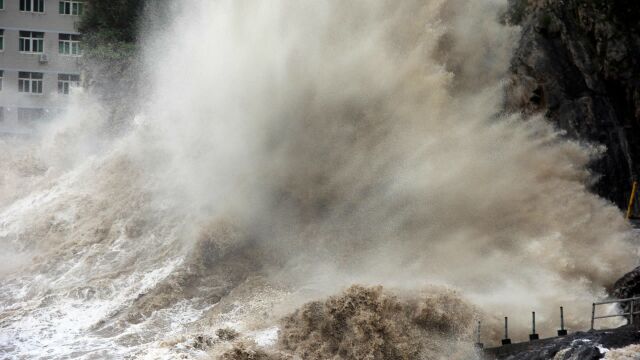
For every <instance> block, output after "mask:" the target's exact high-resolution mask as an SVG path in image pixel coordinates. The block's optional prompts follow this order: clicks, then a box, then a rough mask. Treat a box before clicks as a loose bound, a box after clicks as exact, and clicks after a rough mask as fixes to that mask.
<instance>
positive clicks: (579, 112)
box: [506, 0, 640, 208]
mask: <svg viewBox="0 0 640 360" xmlns="http://www.w3.org/2000/svg"><path fill="white" fill-rule="evenodd" d="M509 2H510V4H509V5H510V9H509V12H508V14H507V16H506V21H508V22H510V23H512V24H517V25H520V26H521V27H522V38H521V40H520V43H519V47H518V49H517V51H516V53H515V56H514V58H513V62H512V68H511V70H512V71H511V72H512V85H511V86H512V88H511V89H510V90H511V91H509V92H508V96H507V97H508V99H507V107H508V108H509V109H511V110H515V111H523V112H524V113H526V114H533V113H540V112H543V113H544V114H545V115H546V116H547V117H548V119H549V120H550V121H552V122H553V123H554V124H556V125H557V126H558V127H559V128H560V129H563V130H564V131H566V134H567V136H569V137H571V138H574V139H580V140H584V141H587V142H590V143H592V144H598V145H604V146H605V147H606V150H605V151H604V154H603V156H602V157H601V158H600V159H599V160H597V161H595V162H594V163H593V165H592V170H593V172H594V173H595V174H597V175H598V177H599V178H598V181H597V182H595V183H594V184H593V191H594V192H596V193H598V194H599V195H601V196H602V197H604V198H606V199H609V200H611V201H612V202H614V203H615V204H617V205H618V206H619V207H621V208H624V207H626V204H627V201H628V196H629V192H630V189H631V183H632V181H633V179H635V178H637V175H638V173H639V171H640V168H639V166H638V164H640V66H639V62H640V23H639V22H638V19H640V2H638V1H637V0H544V1H542V0H509Z"/></svg>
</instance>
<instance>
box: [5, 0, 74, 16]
mask: <svg viewBox="0 0 640 360" xmlns="http://www.w3.org/2000/svg"><path fill="white" fill-rule="evenodd" d="M0 1H1V0H0ZM59 4H60V8H59V12H60V14H61V15H82V13H83V11H84V1H83V0H66V1H60V3H59Z"/></svg>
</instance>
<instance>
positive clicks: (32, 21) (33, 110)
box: [0, 0, 84, 132]
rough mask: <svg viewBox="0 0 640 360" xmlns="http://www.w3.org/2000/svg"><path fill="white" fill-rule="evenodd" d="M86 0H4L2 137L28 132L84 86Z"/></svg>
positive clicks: (0, 13) (0, 3)
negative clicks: (80, 30)
mask: <svg viewBox="0 0 640 360" xmlns="http://www.w3.org/2000/svg"><path fill="white" fill-rule="evenodd" d="M83 11H84V2H83V0H0V132H14V131H15V132H28V131H30V129H32V128H33V127H34V126H36V125H37V123H38V122H40V121H44V119H46V118H47V117H50V116H52V115H53V114H55V113H56V112H57V111H59V110H60V109H63V108H64V107H65V106H66V104H67V103H68V94H69V92H70V89H71V88H72V87H73V86H77V85H79V83H80V66H79V65H80V57H81V56H82V51H81V42H80V34H79V33H78V31H77V27H78V22H79V21H80V16H81V15H82V12H83Z"/></svg>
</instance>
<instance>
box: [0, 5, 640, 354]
mask: <svg viewBox="0 0 640 360" xmlns="http://www.w3.org/2000/svg"><path fill="white" fill-rule="evenodd" d="M505 3H506V1H501V0H491V1H472V0H454V1H444V0H420V1H418V0H407V1H402V2H400V3H398V2H396V1H390V0H381V1H376V2H370V1H361V0H355V1H349V2H344V1H337V0H325V1H313V2H311V1H308V2H300V1H293V0H276V1H261V2H255V1H254V2H250V1H242V0H241V1H231V0H219V1H208V0H193V1H190V2H189V5H188V6H184V4H182V2H180V4H169V5H167V6H169V7H170V10H169V11H168V13H171V14H174V16H173V18H172V19H170V21H169V22H168V23H165V21H166V19H154V18H153V17H152V16H151V15H150V18H149V20H148V23H149V24H151V25H150V29H156V28H163V31H151V30H150V31H148V32H146V33H145V34H144V36H143V38H144V41H143V45H144V47H143V53H142V58H143V59H144V60H143V62H144V64H145V68H146V69H147V70H148V72H147V73H145V75H144V76H142V77H141V78H142V80H141V81H142V82H143V84H144V87H145V88H146V89H148V90H149V91H148V92H147V94H146V96H143V97H142V98H141V99H139V104H138V109H139V112H138V113H137V114H131V117H132V118H134V117H135V121H132V122H131V124H130V127H129V129H128V130H127V131H126V132H125V133H124V134H123V135H122V136H118V137H117V138H109V137H106V136H104V135H103V131H104V128H105V126H106V125H105V124H107V123H108V121H107V120H106V118H107V116H106V115H105V114H106V113H108V112H107V111H106V110H105V109H104V106H102V105H100V104H98V102H96V101H95V100H92V99H91V94H83V93H78V94H75V95H74V97H75V103H74V105H73V106H72V107H70V109H68V110H67V112H66V113H65V114H63V115H61V118H60V119H57V120H56V121H55V122H54V123H53V124H51V125H50V126H49V127H47V129H43V130H42V132H41V136H40V137H39V138H38V139H37V140H36V141H33V143H29V144H21V145H16V144H13V143H12V142H11V141H3V142H2V143H0V146H2V148H3V150H4V149H6V150H7V151H0V154H1V155H0V156H1V157H2V158H3V159H2V160H6V161H2V162H0V164H1V165H0V166H1V170H2V176H3V177H2V178H1V179H0V201H2V202H1V203H0V206H1V207H0V244H1V245H2V247H3V249H6V250H5V252H4V254H6V255H4V254H3V255H2V256H1V257H0V259H1V260H4V259H5V258H6V259H12V261H10V262H9V261H3V262H2V263H3V265H2V267H0V276H1V278H0V284H1V286H2V288H3V292H2V293H1V294H0V354H6V355H7V356H12V357H23V358H37V357H39V356H45V355H46V356H49V357H62V356H70V357H78V358H92V357H96V356H112V357H123V356H126V355H134V356H140V357H141V358H143V357H144V356H150V358H159V357H162V356H167V357H171V356H173V355H175V352H182V353H183V354H187V355H188V354H192V355H193V353H197V352H198V351H201V350H202V347H203V346H204V345H199V347H200V349H195V348H189V346H187V345H186V344H188V343H189V341H188V340H187V339H188V338H189V334H196V333H208V334H210V335H212V334H214V331H215V329H216V328H219V327H223V326H230V327H232V328H235V329H236V330H237V331H240V332H241V333H243V334H249V335H247V337H249V338H253V339H254V340H255V341H257V342H260V340H259V339H261V338H264V337H265V336H266V337H269V336H270V335H268V334H270V333H269V331H270V330H269V329H271V328H272V326H281V336H282V335H283V334H288V335H291V336H294V335H295V336H302V335H300V334H294V335H292V334H293V332H292V330H290V329H289V330H285V327H286V323H287V321H290V322H293V323H296V321H297V320H296V316H301V315H300V312H303V313H304V312H305V311H307V310H308V309H309V307H310V306H311V307H313V306H314V305H313V304H314V303H311V305H309V304H307V305H304V306H303V307H302V308H301V310H299V311H298V312H297V313H294V314H293V315H290V316H289V317H286V318H285V319H288V320H283V321H284V322H278V321H277V318H278V317H281V316H284V315H286V314H290V313H291V312H292V311H293V310H294V309H295V308H296V307H297V306H301V305H302V304H304V303H306V302H308V301H311V300H316V299H318V298H325V297H327V296H329V295H332V294H334V293H336V292H339V291H341V290H343V289H345V288H347V287H349V286H350V285H351V284H354V283H359V284H365V285H379V284H380V285H384V286H385V288H387V289H394V291H397V292H398V293H400V294H415V293H416V292H420V290H421V289H430V290H429V291H431V294H432V295H431V296H436V297H437V296H446V294H449V291H451V290H442V287H446V288H449V289H455V290H457V291H458V292H459V293H460V294H461V296H463V297H464V299H465V301H468V302H470V303H473V304H474V305H475V306H477V309H478V310H479V312H481V314H476V315H474V316H481V317H483V319H484V321H485V324H486V325H485V328H486V329H487V332H488V333H487V334H486V336H487V338H488V339H494V340H495V339H498V338H499V337H500V334H499V331H500V328H499V326H498V325H497V324H498V319H500V318H502V317H503V316H505V315H509V316H510V317H511V318H512V319H513V320H512V321H513V323H515V324H520V326H519V327H517V326H516V327H515V328H514V332H513V337H524V336H525V334H526V332H527V331H526V330H527V326H528V316H529V314H530V311H531V310H532V309H534V310H536V311H537V313H538V314H539V324H538V328H539V329H540V332H542V333H544V332H551V331H555V328H556V326H557V324H556V323H555V320H554V316H555V313H556V309H557V308H558V307H559V306H560V305H564V306H565V308H566V309H571V314H570V315H569V316H567V322H568V324H567V325H568V326H569V328H570V329H578V328H585V326H586V321H585V320H587V319H588V314H589V305H590V303H591V302H592V301H593V299H596V298H600V297H603V296H605V295H606V294H605V288H606V287H607V286H609V285H610V284H612V283H613V281H615V279H617V278H618V277H619V276H620V275H622V274H623V273H624V272H626V271H628V270H630V269H631V268H633V266H634V265H635V262H636V251H635V245H634V243H633V241H634V240H633V238H632V237H631V235H630V232H629V229H628V226H627V225H626V223H625V221H624V219H623V218H622V216H621V214H620V212H619V211H618V210H617V209H616V208H614V207H613V206H611V205H610V204H608V203H607V202H606V201H604V200H602V199H600V198H598V197H596V196H594V195H592V194H590V193H589V192H588V190H587V186H588V185H589V183H590V182H591V181H592V176H591V174H589V172H588V171H587V170H586V165H587V164H588V162H589V161H590V160H591V159H593V158H594V157H595V156H598V154H599V152H600V149H598V148H596V147H591V146H588V145H585V144H580V143H577V142H572V141H567V140H564V139H562V138H561V135H560V134H559V133H558V132H557V131H555V130H554V129H553V128H552V127H551V126H549V125H548V124H547V123H546V122H545V121H544V119H542V118H531V119H527V120H523V119H521V118H519V116H517V115H504V114H502V113H501V108H502V97H503V95H502V94H503V89H504V75H505V72H506V71H507V69H508V64H509V59H510V54H511V51H512V46H513V45H514V44H515V42H516V39H517V36H518V29H516V28H511V27H508V26H505V25H501V24H500V23H499V21H498V15H499V13H500V12H501V11H502V10H503V9H504V6H505ZM179 5H181V6H179ZM159 22H162V23H161V26H160V25H157V24H159ZM17 184H23V185H21V186H20V187H19V186H18V185H17ZM17 189H20V190H17ZM433 286H438V288H434V287H433ZM361 289H372V288H361ZM350 291H353V290H350ZM363 291H365V290H363ZM368 291H374V290H368ZM376 291H378V290H376ZM379 291H381V290H379ZM365 292H366V291H365ZM347 294H348V292H347ZM443 294H445V295H443ZM343 296H347V295H343ZM372 296H373V295H372ZM375 296H378V297H382V298H384V299H386V300H384V301H383V302H385V301H386V302H385V303H386V304H395V305H393V306H396V308H398V309H400V308H402V309H405V308H406V309H414V308H415V306H417V305H415V302H412V301H414V300H410V299H405V297H407V296H408V295H407V296H405V295H403V296H402V297H401V299H400V300H398V299H396V298H393V296H392V295H389V294H378V295H375ZM375 296H374V297H375ZM416 296H417V295H416ZM418 297H419V296H418ZM392 298H393V299H395V300H389V299H392ZM438 299H442V298H438ZM450 299H451V302H452V303H455V304H457V303H458V302H462V301H463V300H460V299H459V298H457V297H451V298H450ZM334 301H338V300H335V299H334ZM394 301H397V302H398V304H401V305H397V304H396V303H395V302H394ZM416 301H417V300H416ZM316 304H317V303H316ZM407 304H414V305H407ZM465 304H466V302H465ZM316 306H317V305H316ZM367 306H368V305H367ZM389 306H391V305H389ZM438 306H440V305H438ZM438 306H436V305H435V304H432V308H433V309H439V307H438ZM465 306H466V305H465ZM305 309H307V310H305ZM465 309H466V308H465ZM363 311H364V310H363ZM407 311H408V310H407ZM465 311H466V310H465ZM370 313H371V314H373V313H374V312H370ZM265 314H266V315H265ZM381 314H384V312H382V313H381ZM381 314H378V315H376V316H382V317H384V316H383V315H381ZM371 316H374V315H371ZM474 316H468V317H462V318H451V319H449V318H443V319H446V321H451V322H459V323H460V324H459V326H461V327H465V328H468V327H469V326H470V324H471V323H473V322H474ZM456 319H457V320H456ZM325 320H326V319H325ZM326 321H328V320H326ZM363 321H364V320H363ZM443 321H444V320H443ZM274 324H276V325H274ZM403 324H404V325H402V326H409V325H407V324H409V323H408V322H405V323H403ZM332 326H340V323H339V322H338V323H337V325H336V324H333V325H332ZM389 326H391V325H389ZM397 326H401V325H397ZM442 326H445V327H447V326H450V327H453V326H454V325H453V324H443V325H442ZM455 326H457V325H455ZM427 328H428V327H427ZM265 329H266V330H265ZM309 329H311V328H309ZM309 329H307V330H308V333H306V335H305V336H311V338H309V339H307V340H304V339H302V340H300V342H299V343H296V344H297V345H295V346H294V345H292V344H289V345H290V346H288V347H287V346H284V347H282V346H283V345H282V343H278V344H280V345H273V346H281V350H283V351H284V350H286V351H288V352H289V353H292V354H293V353H297V352H299V351H309V350H308V349H309V346H311V348H312V347H313V346H318V344H317V343H315V342H314V341H316V340H317V338H316V337H314V336H315V335H313V334H315V333H314V330H309ZM358 329H362V328H358ZM405 330H406V333H404V335H402V334H401V335H398V336H408V337H410V335H407V334H412V333H415V332H418V333H420V334H421V335H420V336H423V334H422V332H423V331H427V330H424V328H420V327H419V326H417V325H411V326H409V327H408V328H406V329H405ZM336 331H337V330H336ZM436 333H438V332H437V331H435V330H434V333H433V334H436ZM265 334H266V335H265ZM355 334H356V335H353V336H355V337H356V340H353V341H352V343H356V347H357V342H358V341H357V331H355ZM267 335H268V336H267ZM451 336H454V337H457V336H462V335H460V334H458V333H456V335H451ZM468 336H469V334H468V333H467V332H465V335H464V336H463V337H465V338H467V337H468ZM201 339H204V338H201ZM405 340H406V341H407V343H409V344H410V343H411V341H414V340H415V339H414V338H407V339H405ZM467 340H468V339H467ZM202 341H204V340H202ZM202 341H201V343H207V341H204V342H202ZM210 343H211V344H214V343H215V344H218V343H217V342H216V341H213V342H210ZM265 343H271V344H274V341H273V339H271V340H269V341H265ZM467 343H468V344H467V345H469V346H471V345H470V342H467ZM215 344H214V345H212V346H214V347H216V346H218V345H219V344H218V345H215ZM267 345H268V344H267ZM327 346H329V345H327ZM341 346H343V345H341ZM220 347H221V348H222V350H224V351H226V350H228V349H227V348H225V345H220ZM300 349H306V350H300ZM361 350H362V349H361ZM432 350H433V351H435V352H436V353H437V351H443V350H442V349H441V348H438V347H435V348H433V349H432ZM449 350H450V349H449ZM449 350H447V351H449ZM215 351H218V350H215ZM215 351H214V350H211V353H212V354H213V353H216V352H215ZM345 351H347V353H348V350H345ZM362 351H364V350H362ZM385 351H386V350H385ZM389 351H391V350H389ZM394 351H395V350H394ZM429 354H431V353H429ZM225 356H230V355H225ZM265 356H266V355H265ZM283 356H284V355H283ZM416 356H418V355H416ZM433 356H435V355H420V357H419V358H434V357H433Z"/></svg>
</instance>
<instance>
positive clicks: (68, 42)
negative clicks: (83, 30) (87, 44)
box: [58, 33, 82, 57]
mask: <svg viewBox="0 0 640 360" xmlns="http://www.w3.org/2000/svg"><path fill="white" fill-rule="evenodd" d="M81 41H82V40H81V37H80V35H79V34H68V33H59V34H58V54H59V55H62V56H74V57H79V56H82V47H81V46H80V43H81ZM74 51H75V53H74Z"/></svg>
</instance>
